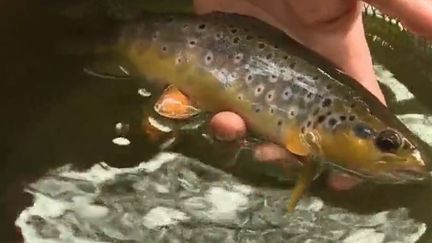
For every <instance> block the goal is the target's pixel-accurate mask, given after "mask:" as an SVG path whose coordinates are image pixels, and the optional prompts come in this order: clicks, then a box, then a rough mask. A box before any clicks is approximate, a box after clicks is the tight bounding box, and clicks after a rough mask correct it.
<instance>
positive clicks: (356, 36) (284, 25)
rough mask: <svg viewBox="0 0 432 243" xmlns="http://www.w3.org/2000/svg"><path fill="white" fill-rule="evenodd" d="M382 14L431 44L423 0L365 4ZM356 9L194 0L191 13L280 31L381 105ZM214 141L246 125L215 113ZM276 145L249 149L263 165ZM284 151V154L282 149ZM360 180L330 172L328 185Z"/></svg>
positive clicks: (332, 0)
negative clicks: (249, 19) (247, 19)
mask: <svg viewBox="0 0 432 243" xmlns="http://www.w3.org/2000/svg"><path fill="white" fill-rule="evenodd" d="M367 2H368V3H369V4H371V5H374V6H376V7H377V8H379V9H380V10H381V11H382V12H384V13H387V14H389V15H392V16H396V17H398V18H399V19H400V20H401V21H402V23H404V24H405V25H406V27H407V28H409V29H411V30H412V31H414V32H415V33H417V34H420V35H423V36H425V37H426V38H431V39H432V4H430V2H426V1H423V0H392V1H387V0H368V1H367ZM362 4H363V2H361V1H358V0H326V1H322V0H304V1H295V0H267V1H258V0H236V1H231V0H195V9H196V11H197V13H207V12H211V11H222V12H233V13H239V14H243V15H249V16H253V17H256V18H258V19H261V20H263V21H265V22H267V23H269V24H272V25H273V26H275V27H277V28H279V29H281V30H283V31H285V32H286V33H287V34H288V35H289V36H291V37H292V38H294V39H296V40H297V41H298V42H300V43H302V44H303V45H305V46H307V47H308V48H310V49H312V50H314V51H316V52H318V53H319V54H321V55H322V56H323V57H326V58H327V59H329V60H330V61H331V62H333V63H334V64H335V65H336V66H338V67H339V68H341V69H342V70H344V71H345V72H346V73H348V74H349V75H351V76H352V77H353V78H355V79H356V80H357V81H358V82H359V83H361V84H362V85H363V86H364V87H366V88H367V89H368V90H369V91H370V92H371V93H372V94H374V95H375V96H376V97H377V98H378V99H379V100H380V101H381V102H383V103H384V104H385V99H384V95H383V94H382V92H381V90H380V88H379V85H378V82H377V81H376V77H375V73H374V71H373V66H372V58H371V55H370V51H369V47H368V45H367V42H366V38H365V34H364V29H363V23H362V15H361V10H362ZM210 125H211V127H212V128H213V130H214V132H215V134H216V137H217V138H219V139H220V140H225V141H230V140H235V139H238V138H241V137H242V136H244V135H245V133H246V125H245V123H244V121H243V120H242V119H241V118H240V116H238V115H237V114H234V113H231V112H221V113H219V114H216V115H215V116H214V117H213V119H212V121H211V123H210ZM281 151H282V149H281V148H280V147H278V146H276V145H264V146H259V147H257V148H256V149H255V155H256V157H257V159H259V160H262V161H269V160H274V159H280V158H284V157H285V158H288V157H290V156H287V154H285V153H284V152H281ZM283 151H285V152H286V150H283ZM359 182H360V180H359V179H358V178H354V177H352V176H348V175H345V174H341V173H331V174H330V176H329V180H328V183H329V186H330V187H331V188H333V189H336V190H348V189H351V188H352V187H354V186H355V185H357V184H359Z"/></svg>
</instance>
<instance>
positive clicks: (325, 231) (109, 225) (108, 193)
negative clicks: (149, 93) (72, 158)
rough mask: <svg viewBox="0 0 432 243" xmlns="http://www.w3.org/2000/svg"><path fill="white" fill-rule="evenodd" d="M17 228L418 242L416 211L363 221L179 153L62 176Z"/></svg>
mask: <svg viewBox="0 0 432 243" xmlns="http://www.w3.org/2000/svg"><path fill="white" fill-rule="evenodd" d="M28 192H29V193H31V194H32V195H33V197H34V204H33V205H32V206H31V207H28V208H26V209H25V210H24V211H22V212H21V214H20V215H19V217H18V219H17V220H16V225H17V226H18V227H19V228H20V229H21V232H22V234H23V236H24V238H25V240H26V242H35V241H37V240H45V241H43V242H58V241H62V242H65V241H68V242H206V241H209V242H345V243H349V242H368V243H372V242H415V241H416V240H418V239H419V238H420V237H421V235H422V234H423V233H424V232H425V230H426V225H425V224H424V223H422V222H416V221H415V220H414V219H412V218H410V217H409V215H408V210H407V209H406V208H398V209H392V210H389V211H381V212H378V213H372V214H357V213H353V212H350V211H348V210H346V209H343V208H338V207H334V206H330V205H326V203H325V202H323V201H322V200H321V199H319V198H317V197H310V196H308V197H305V198H304V199H302V200H301V201H300V203H299V205H298V207H297V210H296V211H295V212H294V213H292V214H288V213H287V211H286V205H287V200H288V199H289V196H290V190H288V189H277V188H271V187H266V188H259V187H252V186H250V185H247V184H244V183H241V182H240V181H239V180H238V179H236V178H235V177H233V176H231V175H229V174H227V173H225V172H223V171H220V170H218V169H215V168H213V167H210V166H208V165H205V164H203V163H201V162H200V161H197V160H193V159H190V158H188V157H185V156H182V155H180V154H176V153H160V154H159V155H157V156H156V157H155V158H153V159H152V160H150V161H148V162H142V163H140V164H139V165H138V166H136V167H132V168H122V169H119V168H113V167H110V166H108V165H107V164H105V163H99V164H96V165H94V166H93V167H92V168H90V169H89V170H87V171H74V170H73V169H72V168H71V166H67V167H62V168H60V169H57V170H55V171H52V172H51V173H49V174H47V175H46V176H45V177H43V178H41V179H39V180H38V181H36V182H34V183H33V184H31V185H29V187H28Z"/></svg>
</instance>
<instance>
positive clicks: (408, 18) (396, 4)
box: [365, 0, 432, 40]
mask: <svg viewBox="0 0 432 243" xmlns="http://www.w3.org/2000/svg"><path fill="white" fill-rule="evenodd" d="M365 2H367V3H369V4H371V5H373V6H375V7H376V8H378V9H380V10H381V11H382V12H384V13H385V14H388V15H390V16H392V17H397V18H398V19H400V20H401V22H402V25H404V26H405V27H406V28H407V29H409V30H410V31H412V32H414V33H416V34H418V35H421V36H423V37H425V38H427V39H429V40H432V2H431V1H425V0H391V1H389V0H366V1H365Z"/></svg>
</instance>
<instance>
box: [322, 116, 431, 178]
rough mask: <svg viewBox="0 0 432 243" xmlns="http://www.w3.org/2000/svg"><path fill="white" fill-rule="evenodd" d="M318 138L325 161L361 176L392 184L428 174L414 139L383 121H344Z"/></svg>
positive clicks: (423, 157) (422, 154)
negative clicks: (341, 124) (348, 122)
mask: <svg viewBox="0 0 432 243" xmlns="http://www.w3.org/2000/svg"><path fill="white" fill-rule="evenodd" d="M410 137H411V136H410ZM320 140H321V144H320V147H321V152H322V153H323V155H324V158H325V160H326V161H329V162H330V163H331V164H332V165H334V166H335V167H338V168H340V169H342V170H345V171H347V172H351V174H355V175H358V176H360V177H362V178H367V179H371V180H373V181H376V182H382V183H390V184H396V183H409V182H418V181H424V180H425V179H428V178H429V177H430V173H429V171H428V169H427V165H426V163H425V161H426V159H425V154H424V153H421V152H420V151H421V150H420V148H419V147H418V146H416V145H415V143H414V142H415V140H414V139H409V138H408V136H404V133H403V132H401V131H400V130H397V129H395V128H392V127H389V126H386V124H385V123H384V122H381V121H374V122H363V121H356V122H353V123H350V124H345V125H344V126H341V127H338V128H337V129H335V130H334V131H332V132H331V133H327V134H324V135H322V136H321V138H320Z"/></svg>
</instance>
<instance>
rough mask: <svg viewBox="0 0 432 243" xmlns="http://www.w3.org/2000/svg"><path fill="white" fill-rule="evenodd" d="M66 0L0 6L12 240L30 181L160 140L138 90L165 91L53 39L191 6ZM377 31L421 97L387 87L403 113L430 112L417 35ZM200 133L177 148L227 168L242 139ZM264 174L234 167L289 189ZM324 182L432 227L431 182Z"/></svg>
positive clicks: (352, 200)
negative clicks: (212, 138)
mask: <svg viewBox="0 0 432 243" xmlns="http://www.w3.org/2000/svg"><path fill="white" fill-rule="evenodd" d="M64 2H66V1H58V2H57V3H56V5H55V6H50V5H47V4H46V2H44V1H40V2H37V3H36V2H33V3H32V4H30V3H29V2H21V1H13V2H12V1H9V3H0V33H1V38H0V43H1V45H0V53H1V57H2V58H1V59H0V62H1V67H2V69H0V70H2V71H3V72H2V73H3V75H2V76H1V84H2V85H4V86H3V87H4V88H2V91H3V94H2V95H1V96H0V97H1V102H0V104H2V107H1V110H2V116H1V117H2V122H3V123H2V126H1V128H2V130H1V131H2V133H1V134H2V142H3V144H2V146H0V152H1V155H2V157H1V162H2V164H1V165H2V170H1V171H2V176H1V177H0V185H1V186H2V187H1V190H0V192H1V193H0V202H1V205H0V206H1V207H2V208H4V209H6V210H2V211H0V212H1V213H2V215H0V219H1V221H0V236H2V237H5V238H4V241H5V242H9V241H13V242H14V241H17V240H19V233H18V232H17V231H16V229H15V228H14V225H13V221H14V220H15V218H16V216H17V214H18V213H19V212H20V211H21V210H22V209H23V208H24V207H25V206H27V205H29V204H30V203H31V198H30V197H29V196H28V195H26V194H25V193H23V186H24V185H25V183H27V182H29V181H31V180H33V179H35V178H37V177H39V176H41V175H42V174H43V173H45V172H46V171H47V170H49V169H51V168H56V167H58V166H61V165H64V164H67V163H71V162H73V163H74V164H76V165H77V166H79V167H82V168H86V167H89V166H91V165H92V164H94V163H95V162H98V161H102V160H103V161H106V162H107V163H109V164H111V165H112V166H118V167H129V166H133V165H135V164H136V163H137V162H139V161H143V160H146V159H148V158H150V157H152V156H153V155H154V154H155V153H156V152H157V151H158V149H159V144H158V143H154V142H151V141H149V140H148V139H147V138H146V137H145V136H144V134H143V132H142V129H141V119H142V117H143V114H148V112H150V113H151V110H152V105H153V103H154V100H155V99H156V98H157V95H153V96H152V97H150V98H145V97H141V96H139V95H137V89H139V88H142V87H144V86H145V87H146V88H149V89H150V91H152V92H153V94H156V93H157V92H159V90H158V89H156V88H153V87H151V86H150V85H147V84H146V83H143V82H142V81H139V80H110V79H99V78H96V77H92V76H88V75H86V74H85V73H83V72H82V68H83V65H84V63H86V62H87V61H88V58H89V57H87V56H78V55H67V54H60V53H58V52H57V49H56V48H55V46H56V43H57V42H58V41H59V40H62V39H64V38H67V37H69V36H70V35H71V33H73V34H75V35H77V34H78V35H80V34H82V33H81V32H80V29H79V28H77V27H76V26H77V25H76V22H77V21H80V16H81V17H82V15H85V14H87V15H91V14H92V13H93V11H96V10H97V11H98V14H99V16H100V15H103V14H106V13H107V12H109V13H111V14H114V15H116V14H117V15H120V16H125V15H126V16H127V13H129V12H130V11H131V9H138V8H146V9H148V10H160V9H165V8H166V7H167V6H169V7H170V8H172V7H175V8H176V9H178V10H180V11H190V9H191V8H190V5H187V4H185V3H186V2H188V1H176V3H177V4H178V6H173V5H172V2H171V1H157V2H155V3H154V4H153V5H145V6H144V5H142V2H140V1H138V0H135V1H131V2H129V3H128V5H125V1H117V2H118V4H117V5H109V6H110V7H109V8H108V7H106V6H107V5H96V6H98V7H97V8H94V9H93V7H90V6H94V5H86V4H87V3H85V4H84V1H82V2H77V3H76V4H75V5H73V6H76V7H74V8H63V4H64ZM89 2H96V1H89ZM110 2H113V1H110ZM101 6H102V7H101ZM113 6H114V7H113ZM59 9H61V10H62V11H59ZM63 10H64V11H63ZM66 10H67V11H66ZM84 10H86V11H84ZM108 10H109V11H108ZM61 13H62V14H61ZM64 13H66V15H65V14H64ZM66 16H68V17H66ZM96 18H97V17H95V19H96ZM374 28H375V29H380V28H381V27H380V25H378V26H375V27H374ZM372 30H374V29H371V31H372ZM377 34H378V35H379V36H381V37H382V38H384V39H386V40H387V41H388V42H393V46H394V48H393V49H392V48H388V47H385V46H383V44H382V42H378V41H371V40H372V39H370V44H371V50H372V52H373V54H374V59H375V61H376V62H377V63H379V64H381V65H383V66H384V67H385V68H386V69H389V70H390V71H391V72H392V73H393V74H394V75H395V78H397V79H398V80H399V81H401V82H402V83H404V84H405V85H406V86H407V87H408V89H409V90H410V91H411V92H412V93H413V94H414V95H415V97H416V99H414V100H405V101H402V102H396V100H395V97H394V95H393V93H392V91H391V90H390V89H389V88H386V86H383V88H384V90H385V91H386V95H387V97H388V99H389V105H390V108H391V109H392V110H393V111H394V112H395V113H397V114H405V113H421V114H430V111H431V109H432V99H430V98H429V97H430V95H429V93H430V90H431V86H432V80H431V79H432V70H431V69H430V66H431V65H430V64H431V62H432V59H430V58H429V57H428V56H427V54H426V52H419V51H417V50H418V49H416V48H417V47H415V46H413V45H411V43H410V42H409V41H405V42H400V41H398V40H400V38H399V39H398V38H396V39H395V38H394V37H393V35H394V34H398V33H397V32H395V31H389V32H385V31H384V30H383V31H381V32H380V31H378V33H377ZM118 122H125V123H128V124H130V126H131V128H130V132H129V134H128V138H129V139H130V140H131V142H132V143H131V145H130V146H127V147H119V146H116V145H114V144H113V143H112V141H111V140H112V139H113V138H114V137H116V136H117V134H116V131H115V129H114V126H115V124H116V123H118ZM202 132H206V130H205V128H203V129H202V130H200V131H185V132H183V133H182V134H181V136H179V140H178V141H179V142H178V144H177V145H176V146H175V147H174V149H175V150H176V151H179V152H183V153H185V154H187V155H189V156H193V157H197V158H200V159H201V160H203V161H205V162H206V163H211V164H213V165H215V166H217V167H222V168H223V167H225V166H226V164H225V161H229V160H230V159H231V158H232V156H233V152H235V149H236V148H237V147H236V145H235V144H220V143H216V144H212V143H211V142H209V141H208V140H206V139H205V138H203V137H202V136H201V133H202ZM245 160H247V159H245ZM260 171H262V169H254V168H253V166H250V165H247V164H246V165H245V164H244V163H243V164H242V163H239V164H238V165H236V166H234V167H231V172H233V173H235V174H237V175H238V176H239V177H242V178H243V179H244V180H247V181H249V182H250V183H258V184H263V183H265V184H272V185H274V186H284V184H283V183H282V182H278V181H277V180H275V179H274V178H272V176H267V175H263V174H261V173H260ZM322 184H323V183H319V182H318V183H316V185H315V188H314V189H313V193H315V194H316V195H319V196H321V197H322V198H324V199H325V200H327V201H328V202H330V203H333V204H335V205H339V206H343V207H347V208H351V209H353V210H357V211H362V212H369V211H377V210H381V209H388V208H392V207H400V206H406V207H409V208H410V209H411V212H412V217H413V218H415V219H417V220H419V221H422V222H425V223H426V224H427V225H428V228H429V227H431V226H432V214H431V213H429V212H430V209H429V205H432V189H431V188H430V187H429V186H422V187H411V186H401V187H390V188H375V187H372V186H370V185H365V186H363V187H361V188H359V189H357V190H354V191H352V192H346V193H339V194H336V193H332V192H330V191H328V190H326V188H325V187H324V186H322ZM428 240H432V231H431V230H429V229H428V231H427V232H426V234H425V235H424V236H423V238H422V241H424V242H427V241H428ZM2 242H3V241H2Z"/></svg>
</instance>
